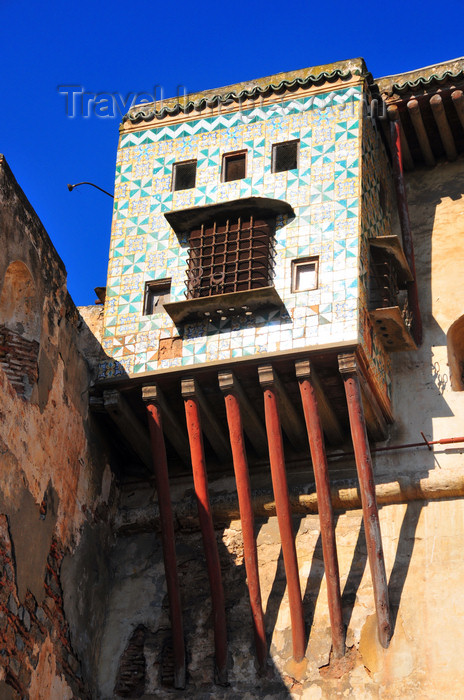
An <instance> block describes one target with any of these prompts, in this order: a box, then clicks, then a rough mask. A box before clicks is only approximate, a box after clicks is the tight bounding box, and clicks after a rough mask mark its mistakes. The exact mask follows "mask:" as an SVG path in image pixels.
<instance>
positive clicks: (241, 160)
mask: <svg viewBox="0 0 464 700" xmlns="http://www.w3.org/2000/svg"><path fill="white" fill-rule="evenodd" d="M244 177H246V151H240V152H238V153H225V154H224V155H223V156H222V181H223V182H232V180H242V179H243V178H244Z"/></svg>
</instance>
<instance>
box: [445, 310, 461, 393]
mask: <svg viewBox="0 0 464 700" xmlns="http://www.w3.org/2000/svg"><path fill="white" fill-rule="evenodd" d="M446 341H447V345H448V365H449V368H450V375H451V388H452V389H453V390H454V391H464V315H463V316H460V317H459V318H458V319H457V321H455V322H454V323H453V325H452V326H451V327H450V329H449V331H448V333H447V334H446Z"/></svg>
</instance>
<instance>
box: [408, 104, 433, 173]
mask: <svg viewBox="0 0 464 700" xmlns="http://www.w3.org/2000/svg"><path fill="white" fill-rule="evenodd" d="M408 110H409V116H410V117H411V121H412V125H413V127H414V131H415V132H416V136H417V140H418V141H419V146H420V149H421V151H422V156H423V158H424V161H425V163H426V165H428V166H430V167H431V168H433V166H434V165H435V156H434V155H433V152H432V149H431V147H430V141H429V137H428V136H427V132H426V130H425V126H424V122H423V121H422V115H421V111H420V105H419V102H418V101H417V100H409V102H408Z"/></svg>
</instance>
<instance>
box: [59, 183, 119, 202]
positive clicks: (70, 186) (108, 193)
mask: <svg viewBox="0 0 464 700" xmlns="http://www.w3.org/2000/svg"><path fill="white" fill-rule="evenodd" d="M80 185H91V186H92V187H95V188H96V189H97V190H100V192H104V193H105V194H107V195H108V197H111V199H114V194H111V192H107V191H106V190H104V189H103V188H102V187H99V186H98V185H94V184H93V182H77V183H76V184H75V185H68V190H69V191H70V192H72V191H73V189H74V188H75V187H79V186H80Z"/></svg>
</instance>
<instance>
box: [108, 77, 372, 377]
mask: <svg viewBox="0 0 464 700" xmlns="http://www.w3.org/2000/svg"><path fill="white" fill-rule="evenodd" d="M361 101H362V92H361V87H358V86H355V87H349V88H341V89H338V90H328V91H327V92H326V93H321V94H318V95H306V96H305V95H303V96H298V97H292V98H290V99H288V100H283V101H281V102H279V103H278V104H271V105H260V106H257V107H256V108H254V109H250V110H243V111H241V112H236V113H233V114H217V113H216V114H215V115H212V116H209V117H201V118H199V119H194V120H189V121H186V122H181V123H179V124H175V125H170V126H168V125H165V124H163V123H162V122H161V123H160V125H159V126H157V127H155V128H153V127H152V128H144V129H141V130H140V131H138V132H135V133H129V134H123V135H122V137H121V140H120V144H119V150H118V155H117V164H116V181H115V203H114V214H113V226H112V239H111V247H110V260H109V266H108V282H107V302H106V305H105V322H104V323H105V331H104V341H103V343H104V347H105V351H106V352H107V354H108V355H109V356H111V358H112V360H111V361H107V362H106V363H103V365H102V367H101V368H100V376H101V377H107V376H115V375H116V374H117V373H118V372H122V371H127V372H129V373H138V372H145V371H153V370H157V369H162V368H169V367H173V366H189V365H194V364H197V363H201V362H209V361H214V360H228V359H233V358H239V357H248V356H253V355H256V354H261V353H267V352H279V351H285V350H291V349H295V348H303V347H306V346H318V345H322V344H326V343H332V342H340V341H343V340H353V341H356V340H357V338H358V334H359V333H360V327H361V326H362V324H361V320H360V314H359V308H360V304H361V301H360V299H361V297H362V294H365V290H364V289H363V287H362V280H361V281H360V272H362V263H361V259H360V256H362V255H363V251H364V248H362V246H361V244H360V238H359V236H360V229H362V232H363V233H362V235H363V236H364V238H366V236H368V235H372V234H371V233H369V231H372V230H379V231H380V230H381V222H380V221H379V217H378V216H377V217H376V214H375V212H374V208H375V207H374V202H375V192H376V190H375V187H376V185H375V174H374V171H373V169H374V168H375V158H374V157H373V156H372V157H370V156H364V153H361V150H363V151H364V149H365V148H366V149H369V148H371V149H373V148H374V146H375V144H374V145H373V144H372V137H369V136H365V134H364V130H363V133H362V140H361V130H362V123H363V122H362V119H361V109H360V105H361ZM291 139H299V144H300V153H299V163H298V166H299V167H298V168H296V169H294V170H289V171H285V172H281V173H272V172H271V152H272V145H273V144H274V143H279V142H281V141H286V140H291ZM375 147H376V146H375ZM242 149H243V150H246V151H247V156H246V159H247V170H246V172H247V177H246V178H244V179H243V180H236V181H233V182H229V183H224V182H221V175H220V166H221V159H222V154H223V153H227V152H231V151H235V150H242ZM189 159H196V160H197V176H196V186H195V187H194V188H192V189H190V190H182V191H178V192H172V191H171V176H172V165H173V163H175V162H178V161H183V160H189ZM361 164H362V169H363V177H366V173H367V172H369V173H371V174H370V175H369V176H368V182H369V188H370V189H369V192H367V193H366V194H364V192H363V195H362V197H363V198H362V200H361V191H360V179H361ZM369 168H370V170H369ZM364 171H366V172H364ZM371 171H372V172H371ZM250 196H261V197H272V198H276V199H283V200H285V201H287V202H289V203H290V204H291V206H292V207H293V209H294V212H295V217H294V218H291V219H288V218H286V217H284V218H281V219H280V220H278V221H277V231H276V239H275V243H276V265H275V277H274V285H275V287H276V289H277V291H278V293H279V295H280V297H281V298H282V300H283V302H284V305H285V306H284V309H283V310H281V311H272V312H269V313H266V314H261V315H260V316H258V317H255V316H251V317H250V316H247V315H246V314H243V315H240V316H237V317H234V318H228V319H224V320H222V321H218V322H215V323H213V322H211V321H209V322H206V321H204V322H203V321H202V322H196V323H190V324H186V325H185V327H184V328H183V344H182V346H183V347H182V356H181V357H176V358H173V359H163V360H160V359H159V356H158V346H159V340H160V338H164V337H172V336H175V335H178V333H179V330H178V329H177V328H176V326H175V325H174V324H173V322H172V321H171V319H170V317H169V316H168V315H167V314H166V313H164V312H160V313H155V314H153V315H151V316H143V294H144V288H145V282H147V281H148V280H159V279H163V278H166V277H169V278H171V280H172V283H171V299H172V300H173V301H176V300H182V299H184V298H185V297H184V290H185V284H184V281H185V271H186V264H187V258H188V240H187V237H185V236H184V237H182V236H180V237H178V236H176V235H175V234H174V232H173V230H172V229H171V227H170V225H169V224H168V222H167V220H166V218H165V216H164V214H165V213H166V212H168V211H172V210H176V209H184V208H187V207H193V206H201V205H206V204H213V203H217V202H224V201H228V200H230V199H239V198H244V197H250ZM366 209H367V211H368V212H369V214H366V213H365V210H366ZM361 217H364V219H365V221H364V219H363V224H362V226H361V222H360V218H361ZM306 256H319V260H320V264H319V286H318V288H317V289H315V290H312V291H306V292H299V293H292V291H291V261H292V260H293V259H296V258H299V257H306ZM377 355H379V357H377ZM371 357H372V358H373V361H374V359H375V362H376V363H377V365H376V367H377V368H378V374H379V377H380V375H381V367H382V359H381V358H380V352H379V351H378V349H377V348H376V349H375V350H374V349H373V350H372V352H371Z"/></svg>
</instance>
